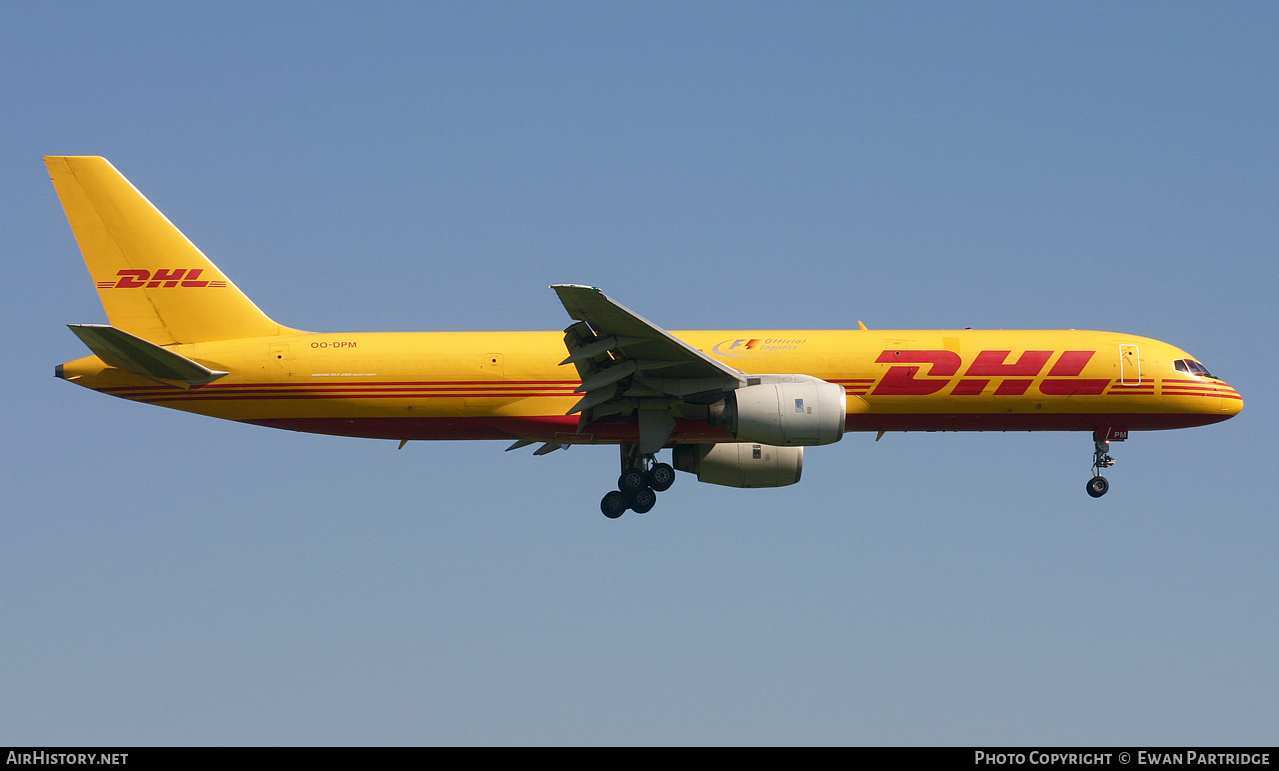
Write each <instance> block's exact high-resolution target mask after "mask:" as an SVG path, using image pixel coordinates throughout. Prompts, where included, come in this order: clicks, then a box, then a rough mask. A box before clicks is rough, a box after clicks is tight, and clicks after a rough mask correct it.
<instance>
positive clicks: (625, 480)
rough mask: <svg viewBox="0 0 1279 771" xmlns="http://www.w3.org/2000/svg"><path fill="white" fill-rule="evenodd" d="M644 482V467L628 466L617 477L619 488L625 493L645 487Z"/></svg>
mask: <svg viewBox="0 0 1279 771" xmlns="http://www.w3.org/2000/svg"><path fill="white" fill-rule="evenodd" d="M644 484H645V480H644V472H643V470H642V469H637V468H628V469H626V470H625V471H623V472H622V475H621V476H620V477H618V478H617V489H618V490H621V491H622V492H624V493H633V492H635V491H636V490H638V489H640V488H641V487H644Z"/></svg>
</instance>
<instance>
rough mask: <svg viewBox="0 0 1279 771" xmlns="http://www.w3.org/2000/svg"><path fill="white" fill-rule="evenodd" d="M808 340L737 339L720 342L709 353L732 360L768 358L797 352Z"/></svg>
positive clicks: (773, 338) (774, 338) (775, 338)
mask: <svg viewBox="0 0 1279 771" xmlns="http://www.w3.org/2000/svg"><path fill="white" fill-rule="evenodd" d="M806 342H808V340H806V339H804V338H789V337H787V338H777V337H770V338H763V337H752V338H749V339H748V338H745V337H739V338H737V339H735V340H721V341H720V342H718V343H716V344H715V347H714V348H711V352H712V353H714V354H716V355H718V356H732V357H734V358H739V359H740V358H746V357H748V356H768V355H770V354H774V353H785V352H787V351H798V350H799V347H800V346H801V345H803V344H804V343H806Z"/></svg>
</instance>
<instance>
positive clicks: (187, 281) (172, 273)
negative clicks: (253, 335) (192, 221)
mask: <svg viewBox="0 0 1279 771" xmlns="http://www.w3.org/2000/svg"><path fill="white" fill-rule="evenodd" d="M203 272H204V268H157V269H156V271H155V273H152V272H151V271H149V270H118V271H116V275H117V276H119V278H117V279H116V280H114V281H99V282H98V288H99V289H142V288H143V287H146V288H148V289H155V288H157V287H171V286H179V285H181V286H184V287H189V288H196V289H200V288H204V287H209V288H215V287H224V286H226V281H225V280H212V279H210V280H201V279H200V274H201V273H203Z"/></svg>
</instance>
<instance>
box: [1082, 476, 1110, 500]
mask: <svg viewBox="0 0 1279 771" xmlns="http://www.w3.org/2000/svg"><path fill="white" fill-rule="evenodd" d="M1086 489H1087V490H1088V494H1089V495H1091V496H1092V497H1094V498H1100V497H1101V496H1103V495H1105V494H1106V491H1107V490H1109V489H1110V483H1109V482H1107V481H1106V478H1105V477H1103V476H1095V477H1093V478H1092V479H1089V480H1088V486H1087V488H1086Z"/></svg>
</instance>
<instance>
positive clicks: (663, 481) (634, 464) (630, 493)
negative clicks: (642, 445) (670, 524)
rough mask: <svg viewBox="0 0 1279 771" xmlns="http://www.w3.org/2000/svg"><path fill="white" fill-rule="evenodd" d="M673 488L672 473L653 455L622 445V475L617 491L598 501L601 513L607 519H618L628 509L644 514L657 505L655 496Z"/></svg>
mask: <svg viewBox="0 0 1279 771" xmlns="http://www.w3.org/2000/svg"><path fill="white" fill-rule="evenodd" d="M673 484H675V469H674V468H672V467H671V466H669V465H667V464H665V463H658V462H657V459H656V458H654V457H653V456H652V455H641V454H640V453H639V448H638V447H637V446H636V445H633V444H624V445H622V475H621V476H620V477H618V478H617V489H616V490H613V491H612V492H610V493H608V494H607V495H605V496H604V499H603V500H601V501H600V511H602V512H604V516H606V517H608V518H609V519H617V518H618V517H620V516H622V515H623V514H625V513H626V510H627V509H630V510H631V511H634V512H635V513H636V514H647V513H648V512H649V511H652V509H653V507H654V506H655V505H657V494H658V493H661V492H665V491H667V490H669V489H670V487H671V485H673Z"/></svg>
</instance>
